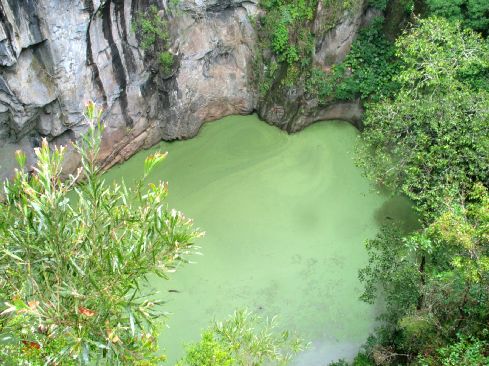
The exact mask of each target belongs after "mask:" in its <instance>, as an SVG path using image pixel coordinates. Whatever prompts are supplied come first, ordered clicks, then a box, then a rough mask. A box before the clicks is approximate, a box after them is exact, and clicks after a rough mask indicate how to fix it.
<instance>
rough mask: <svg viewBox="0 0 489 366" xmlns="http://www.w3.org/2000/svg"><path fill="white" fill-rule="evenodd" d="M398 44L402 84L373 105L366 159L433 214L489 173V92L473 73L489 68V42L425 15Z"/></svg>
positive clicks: (372, 171)
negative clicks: (392, 96) (392, 97)
mask: <svg viewBox="0 0 489 366" xmlns="http://www.w3.org/2000/svg"><path fill="white" fill-rule="evenodd" d="M396 47H397V54H398V56H399V58H400V59H401V61H402V64H403V67H402V70H401V72H400V73H399V75H398V76H397V77H396V80H397V81H398V82H399V85H400V90H399V93H398V94H397V95H396V97H395V98H394V99H384V100H382V101H380V102H379V103H376V104H373V105H371V106H370V107H369V108H368V110H367V112H366V115H365V119H364V125H365V132H364V133H363V135H362V139H363V141H364V142H365V144H364V145H363V146H364V152H363V153H361V154H359V155H360V156H361V158H360V161H359V164H360V165H361V166H363V167H364V168H365V169H366V171H367V173H368V175H369V176H370V177H371V178H373V179H374V180H376V181H377V182H378V183H381V184H383V185H386V186H388V187H390V188H392V189H394V190H397V191H399V192H401V193H405V194H406V195H408V197H410V198H411V199H413V200H414V201H415V202H416V203H417V204H418V206H417V208H418V210H419V212H420V213H421V214H422V215H425V217H429V215H430V214H431V213H433V212H436V211H439V210H440V209H442V208H443V207H444V202H445V200H446V198H447V197H456V196H458V195H459V192H467V191H468V190H470V188H471V186H472V185H473V184H474V183H475V182H477V181H481V182H486V181H487V180H488V172H487V169H486V167H487V161H488V159H489V157H488V153H489V137H488V136H489V124H488V123H487V120H488V118H489V97H488V93H487V92H486V91H485V90H484V89H485V88H481V89H476V86H477V84H476V83H474V82H473V81H474V79H473V78H472V76H470V77H469V76H467V75H474V73H471V72H469V70H477V72H475V74H479V73H480V72H481V70H483V69H486V70H487V65H488V62H489V50H488V48H487V44H486V43H485V42H483V41H482V39H481V38H480V37H478V36H477V35H476V34H474V33H473V32H470V31H466V30H462V29H461V28H460V26H458V25H454V24H452V23H449V22H447V21H445V20H443V19H440V18H432V19H426V20H422V21H421V22H420V25H419V26H418V27H416V28H414V29H413V30H412V31H411V32H410V33H408V34H406V35H404V36H402V37H400V38H399V40H398V41H397V42H396Z"/></svg>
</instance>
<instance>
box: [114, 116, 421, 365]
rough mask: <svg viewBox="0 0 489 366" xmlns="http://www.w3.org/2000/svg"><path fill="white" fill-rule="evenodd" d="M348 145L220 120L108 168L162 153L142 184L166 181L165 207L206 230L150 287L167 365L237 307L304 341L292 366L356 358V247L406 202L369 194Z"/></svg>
mask: <svg viewBox="0 0 489 366" xmlns="http://www.w3.org/2000/svg"><path fill="white" fill-rule="evenodd" d="M357 142H358V131H357V130H356V129H355V128H354V127H353V126H351V125H350V124H348V123H346V122H339V121H333V122H332V121H328V122H320V123H316V124H314V125H312V126H310V127H308V128H307V129H305V130H304V131H302V132H300V133H297V134H293V135H288V134H286V133H284V132H282V131H280V130H278V129H276V128H275V127H271V126H269V125H267V124H266V123H264V122H262V121H260V120H258V118H257V117H256V116H230V117H226V118H224V119H222V120H220V121H217V122H212V123H208V124H206V125H205V126H204V127H203V128H202V130H201V131H200V133H199V135H198V136H197V137H196V138H194V139H191V140H188V141H177V142H172V143H167V142H163V143H161V144H160V145H158V146H156V147H154V148H152V149H151V150H149V151H144V152H141V153H139V154H137V155H136V156H134V157H133V158H132V159H130V160H129V161H127V162H126V163H124V164H122V165H120V166H117V167H115V168H113V169H111V170H110V172H109V173H108V177H109V178H111V179H120V178H121V177H123V178H124V179H125V181H126V182H131V181H132V180H133V179H135V178H137V177H140V176H141V175H142V171H143V161H144V158H145V157H146V156H147V155H148V154H149V153H151V152H152V151H156V150H162V151H168V152H169V155H168V158H167V160H166V162H165V163H164V164H162V165H161V166H160V167H159V168H158V170H157V171H155V172H153V174H152V176H151V178H150V179H151V180H153V181H156V180H158V179H161V180H167V181H168V182H169V191H170V195H169V204H170V206H171V207H175V208H177V209H178V210H181V211H183V212H184V213H185V214H186V216H188V217H192V218H193V219H194V221H195V224H196V225H197V226H198V227H200V228H202V229H203V230H205V231H206V233H207V234H206V236H205V238H203V239H201V240H200V241H199V242H198V245H199V246H201V247H202V250H201V251H202V252H203V254H204V255H203V256H194V257H193V258H192V260H193V261H194V262H196V263H195V264H190V265H185V266H183V267H182V268H180V269H179V271H177V272H176V273H175V274H172V276H171V279H170V280H169V281H165V280H162V279H157V280H154V281H153V283H152V285H153V286H154V287H155V288H157V289H158V290H159V291H160V296H161V299H162V300H164V301H166V304H165V305H164V310H165V311H167V312H169V313H170V314H169V317H168V320H167V322H166V328H165V329H163V330H162V332H161V338H160V345H161V347H162V349H163V350H164V351H165V352H166V354H167V355H168V357H169V364H170V365H173V364H174V362H175V361H176V360H177V359H178V358H179V357H181V356H182V354H183V352H184V344H186V343H189V342H192V341H196V340H197V339H199V335H200V333H201V330H202V329H203V328H205V327H207V326H208V325H210V324H211V322H212V320H213V319H224V318H226V317H227V316H229V315H230V314H232V312H233V311H234V310H235V309H242V308H247V309H249V310H253V311H256V312H258V313H259V314H261V315H263V316H273V315H278V317H279V321H280V323H281V325H282V326H283V327H284V328H287V329H289V330H291V331H293V332H295V333H297V334H299V335H300V336H301V337H303V338H305V339H306V340H309V341H311V343H312V345H311V348H310V349H309V350H308V351H306V352H305V353H303V354H301V355H300V356H298V357H297V359H296V360H294V363H293V364H294V365H300V366H312V365H314V366H320V365H327V364H328V362H330V361H332V360H336V359H338V358H342V357H343V358H347V359H348V358H351V357H352V356H353V355H354V354H355V353H356V351H357V350H358V348H359V347H360V345H361V344H362V343H363V342H364V341H365V340H366V338H367V336H368V334H369V332H371V331H372V329H373V327H374V325H375V317H376V315H377V314H378V309H376V308H375V307H374V306H369V305H367V304H365V303H362V302H361V301H359V300H358V297H359V295H360V293H361V290H362V287H361V284H360V282H359V280H358V269H359V268H361V267H362V266H364V265H365V264H366V261H367V253H366V250H365V246H364V242H365V240H366V239H369V238H373V237H374V236H375V234H376V233H377V232H378V230H379V227H380V226H381V225H382V223H383V222H385V221H386V220H392V219H397V220H401V221H403V222H404V223H405V225H406V226H407V227H409V226H413V225H415V222H416V219H415V217H414V215H413V213H412V211H411V207H410V205H409V203H408V202H407V201H406V200H404V199H401V198H392V197H390V196H388V195H386V194H385V193H379V192H376V191H375V190H374V189H373V186H372V185H371V184H370V183H369V182H368V181H367V180H366V179H365V178H364V177H363V176H362V175H361V171H360V170H359V169H358V168H357V167H355V164H354V161H353V157H354V146H355V144H356V143H357Z"/></svg>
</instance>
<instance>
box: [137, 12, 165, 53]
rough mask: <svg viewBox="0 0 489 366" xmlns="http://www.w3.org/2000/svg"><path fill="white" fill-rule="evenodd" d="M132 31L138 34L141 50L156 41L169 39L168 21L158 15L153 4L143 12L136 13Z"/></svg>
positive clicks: (154, 44) (163, 41)
mask: <svg viewBox="0 0 489 366" xmlns="http://www.w3.org/2000/svg"><path fill="white" fill-rule="evenodd" d="M133 31H134V32H135V33H136V34H138V35H139V37H140V42H141V48H142V49H143V50H148V49H150V48H151V47H154V46H156V45H157V43H166V42H168V40H169V39H170V35H169V33H168V23H167V21H166V20H165V19H164V18H163V17H162V16H160V14H159V13H158V8H157V7H156V6H155V5H151V6H150V7H149V8H148V9H147V10H146V12H145V13H139V14H137V16H136V18H135V21H134V23H133Z"/></svg>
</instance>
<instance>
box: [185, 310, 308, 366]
mask: <svg viewBox="0 0 489 366" xmlns="http://www.w3.org/2000/svg"><path fill="white" fill-rule="evenodd" d="M276 327H277V324H276V319H275V318H272V319H270V320H269V319H262V318H261V317H259V316H257V315H256V314H253V313H250V312H248V311H246V310H242V311H236V312H235V313H234V315H233V316H231V317H230V318H229V319H227V320H226V321H224V322H216V323H215V324H214V326H212V327H211V328H209V329H207V330H206V331H204V333H203V335H202V339H201V340H200V341H199V342H198V343H196V344H193V345H190V346H188V347H187V353H186V355H185V357H184V358H183V359H182V360H181V361H180V362H179V363H178V364H177V366H214V365H219V366H238V365H239V366H263V365H268V366H271V365H285V364H287V363H288V361H290V360H291V359H292V357H293V356H294V355H295V354H297V353H298V352H300V351H302V350H303V349H304V347H306V346H307V345H305V344H304V343H303V341H302V340H300V339H298V338H294V337H291V336H290V334H289V332H287V331H284V332H281V333H277V332H276Z"/></svg>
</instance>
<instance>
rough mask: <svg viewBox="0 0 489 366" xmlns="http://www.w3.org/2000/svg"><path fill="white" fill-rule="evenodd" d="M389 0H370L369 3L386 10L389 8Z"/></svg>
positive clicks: (378, 8)
mask: <svg viewBox="0 0 489 366" xmlns="http://www.w3.org/2000/svg"><path fill="white" fill-rule="evenodd" d="M387 2H388V0H368V5H369V6H371V7H373V8H375V9H377V10H381V11H384V10H385V8H387Z"/></svg>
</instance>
